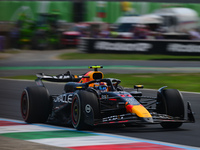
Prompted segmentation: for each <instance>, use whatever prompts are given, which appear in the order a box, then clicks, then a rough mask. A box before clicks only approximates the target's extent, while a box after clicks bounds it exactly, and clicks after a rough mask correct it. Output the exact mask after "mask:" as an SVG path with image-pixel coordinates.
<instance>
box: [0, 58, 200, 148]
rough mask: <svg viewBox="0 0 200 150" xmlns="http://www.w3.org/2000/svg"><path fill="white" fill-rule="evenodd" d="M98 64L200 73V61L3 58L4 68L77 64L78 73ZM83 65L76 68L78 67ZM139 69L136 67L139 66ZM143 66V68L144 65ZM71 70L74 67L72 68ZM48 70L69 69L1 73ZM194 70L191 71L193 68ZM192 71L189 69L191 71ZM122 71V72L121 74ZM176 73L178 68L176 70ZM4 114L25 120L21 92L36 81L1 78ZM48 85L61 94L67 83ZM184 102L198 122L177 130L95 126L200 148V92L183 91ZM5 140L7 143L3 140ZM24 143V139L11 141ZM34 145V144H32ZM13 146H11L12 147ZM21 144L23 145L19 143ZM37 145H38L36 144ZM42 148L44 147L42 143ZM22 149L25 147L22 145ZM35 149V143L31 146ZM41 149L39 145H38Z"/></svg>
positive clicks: (99, 129)
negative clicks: (187, 104)
mask: <svg viewBox="0 0 200 150" xmlns="http://www.w3.org/2000/svg"><path fill="white" fill-rule="evenodd" d="M94 63H96V64H97V65H99V64H101V65H104V66H112V65H113V66H118V65H121V66H128V67H130V66H133V65H134V66H137V65H138V66H143V67H147V68H148V67H151V68H157V67H161V68H165V67H166V68H169V69H170V70H173V68H174V67H175V68H176V67H178V68H180V67H182V68H191V67H194V68H195V69H194V70H195V71H194V72H198V68H199V66H200V64H199V62H170V61H160V62H159V63H158V62H157V61H155V62H154V61H150V62H149V61H103V60H100V61H99V60H98V61H95V60H91V61H79V60H76V61H72V60H71V61H60V60H55V59H53V60H51V61H50V60H47V59H46V58H44V59H43V60H41V59H38V60H37V59H33V60H31V59H29V60H27V58H26V59H25V60H23V59H21V60H19V59H13V61H12V59H11V58H8V59H6V60H1V61H0V67H1V68H2V67H13V66H14V67H16V68H18V67H20V66H26V67H28V68H29V67H31V66H34V67H35V66H44V67H47V66H57V67H58V66H65V67H66V66H74V68H73V69H72V71H73V72H74V73H75V74H79V73H83V72H82V71H87V69H83V68H82V67H85V66H88V65H94ZM77 66H78V67H79V68H81V69H79V68H76V67H77ZM135 68H136V67H135ZM141 68H142V67H141ZM66 69H67V70H69V69H68V68H66ZM70 70H71V69H70ZM38 71H39V72H44V71H45V72H46V73H48V74H57V73H58V74H59V73H63V71H65V68H64V69H63V68H62V69H44V68H39V69H30V68H29V69H27V68H26V69H20V68H18V69H15V70H13V69H11V68H10V70H9V69H7V70H6V69H1V70H0V76H11V75H23V74H29V75H30V74H32V73H37V72H38ZM110 71H112V72H116V73H118V71H119V69H105V70H103V72H110ZM143 71H144V72H149V70H148V69H147V70H146V69H144V68H142V69H141V70H139V69H138V70H134V69H133V70H131V72H143ZM157 71H158V72H159V73H160V72H169V70H168V71H166V70H165V69H163V70H160V71H159V69H158V70H157ZM179 71H180V70H176V72H179ZM182 71H183V72H188V69H185V70H184V69H183V70H182ZM190 71H191V70H190ZM190 71H189V72H190ZM121 72H123V73H129V72H130V68H128V69H127V70H126V69H123V71H121ZM121 72H119V73H121ZM150 72H155V70H150ZM172 72H175V71H172ZM0 85H1V86H0V96H1V98H0V117H2V118H9V119H17V120H22V118H21V114H20V95H21V92H22V90H23V89H24V88H25V87H26V86H32V85H35V83H34V82H33V81H16V80H5V79H0ZM45 85H46V86H47V88H48V89H49V91H50V93H52V94H54V93H55V94H56V93H61V92H63V84H55V83H49V82H46V83H45ZM143 94H144V95H148V96H155V95H156V91H155V90H147V89H144V90H143ZM182 94H183V97H184V101H185V104H186V101H190V102H191V104H192V109H193V111H194V112H195V119H196V123H186V124H183V125H182V126H181V128H179V129H176V130H166V129H162V127H161V126H160V125H145V126H139V125H134V126H132V127H123V126H99V127H96V128H95V129H94V131H95V132H103V133H112V134H116V135H123V136H129V137H137V138H144V139H149V140H157V141H162V142H169V143H175V144H181V145H188V146H194V147H199V148H200V138H199V135H200V109H199V108H200V106H199V103H200V102H199V101H200V94H199V93H187V92H182ZM0 139H1V143H0V145H1V146H2V145H3V144H2V143H4V145H5V139H2V138H1V137H0ZM3 141H4V142H3ZM8 141H10V139H7V140H6V142H8ZM12 142H16V143H18V142H19V143H20V141H11V143H12ZM29 144H32V143H29ZM9 145H10V146H9ZM19 145H20V144H19ZM7 146H8V147H6V146H5V149H9V147H10V149H12V147H11V144H8V145H7ZM36 147H37V146H36ZM39 147H40V148H42V146H41V145H40V146H39ZM20 148H21V147H20ZM31 148H34V145H33V144H32V146H31V147H30V149H31ZM36 149H37V148H36ZM43 149H51V148H49V147H46V148H45V146H44V147H43Z"/></svg>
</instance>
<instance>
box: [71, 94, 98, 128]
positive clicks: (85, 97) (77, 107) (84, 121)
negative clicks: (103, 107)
mask: <svg viewBox="0 0 200 150" xmlns="http://www.w3.org/2000/svg"><path fill="white" fill-rule="evenodd" d="M71 115H72V125H73V127H74V128H75V129H77V130H84V129H92V128H93V126H94V119H96V118H99V115H100V113H99V103H98V99H97V96H96V95H95V94H94V93H92V92H88V91H79V92H78V93H77V94H75V95H74V97H73V101H72V105H71Z"/></svg>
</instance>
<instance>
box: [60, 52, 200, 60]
mask: <svg viewBox="0 0 200 150" xmlns="http://www.w3.org/2000/svg"><path fill="white" fill-rule="evenodd" d="M58 58H59V59H64V60H67V59H109V60H186V61H191V60H193V61H194V60H196V61H200V56H174V55H155V54H154V55H151V54H149V55H145V54H110V53H106V54H103V53H65V54H61V55H59V56H58Z"/></svg>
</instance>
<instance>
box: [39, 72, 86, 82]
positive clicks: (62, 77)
mask: <svg viewBox="0 0 200 150" xmlns="http://www.w3.org/2000/svg"><path fill="white" fill-rule="evenodd" d="M36 76H37V77H38V78H37V79H36V80H46V81H51V82H79V81H80V80H81V79H82V78H88V77H87V76H84V75H79V76H78V75H73V74H71V73H70V72H69V71H67V72H66V73H64V74H59V75H56V76H52V75H47V74H44V73H37V74H36Z"/></svg>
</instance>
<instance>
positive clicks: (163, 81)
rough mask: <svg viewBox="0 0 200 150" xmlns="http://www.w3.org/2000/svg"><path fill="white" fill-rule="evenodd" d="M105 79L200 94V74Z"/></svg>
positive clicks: (18, 77) (15, 77)
mask: <svg viewBox="0 0 200 150" xmlns="http://www.w3.org/2000/svg"><path fill="white" fill-rule="evenodd" d="M7 78H12V79H28V80H34V79H36V76H32V75H31V76H14V77H7ZM105 78H117V79H120V80H121V81H122V82H121V84H120V85H122V86H124V87H129V88H132V87H133V85H135V84H142V85H144V88H149V89H159V88H160V87H162V86H168V88H175V89H178V90H180V91H190V92H200V82H199V81H200V80H199V79H200V73H170V74H168V73H167V74H150V73H145V74H114V73H109V74H105Z"/></svg>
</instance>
